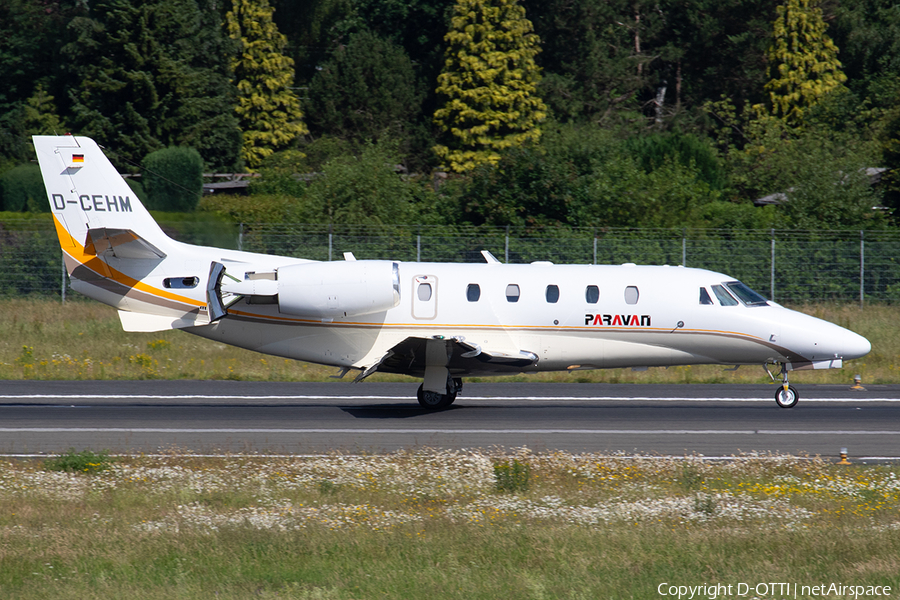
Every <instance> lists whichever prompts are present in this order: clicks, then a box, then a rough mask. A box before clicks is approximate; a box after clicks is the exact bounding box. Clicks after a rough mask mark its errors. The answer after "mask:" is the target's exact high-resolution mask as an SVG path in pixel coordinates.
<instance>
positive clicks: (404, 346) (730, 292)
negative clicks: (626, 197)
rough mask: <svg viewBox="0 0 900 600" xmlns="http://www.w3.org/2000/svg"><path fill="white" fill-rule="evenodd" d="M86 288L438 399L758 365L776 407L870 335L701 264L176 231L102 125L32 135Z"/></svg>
mask: <svg viewBox="0 0 900 600" xmlns="http://www.w3.org/2000/svg"><path fill="white" fill-rule="evenodd" d="M34 146H35V149H36V150H37V155H38V160H39V162H40V166H41V173H42V174H43V178H44V184H45V185H46V188H47V196H48V199H49V201H50V207H51V210H52V212H53V220H54V223H55V224H56V232H57V235H58V236H59V243H60V245H61V247H62V250H63V253H64V257H65V263H66V269H67V270H68V273H69V276H70V278H71V285H72V288H73V289H75V290H77V291H79V292H81V293H82V294H84V295H86V296H89V297H91V298H94V299H96V300H99V301H100V302H104V303H106V304H109V305H110V306H113V307H115V308H117V309H118V311H119V317H120V319H121V321H122V326H123V328H124V329H125V330H126V331H161V330H167V329H183V330H184V331H187V332H189V333H193V334H195V335H199V336H202V337H205V338H209V339H212V340H217V341H220V342H224V343H227V344H234V345H236V346H240V347H242V348H247V349H250V350H256V351H257V352H263V353H266V354H273V355H276V356H283V357H286V358H292V359H297V360H304V361H309V362H313V363H319V364H324V365H332V366H335V367H339V368H340V369H341V375H342V376H343V375H345V374H346V373H347V372H349V371H350V370H355V371H357V373H358V374H357V377H356V381H360V380H362V379H364V378H366V377H368V376H369V375H371V374H372V373H375V372H376V371H381V372H385V373H401V374H406V375H412V376H414V377H421V378H422V379H423V384H422V385H421V386H420V387H419V391H418V400H419V403H420V404H421V405H422V406H424V407H425V408H429V409H438V408H444V407H447V406H449V405H450V404H451V403H453V401H454V400H455V399H456V396H457V394H458V393H459V392H460V391H461V389H462V377H463V376H465V375H477V376H483V375H502V374H509V373H520V372H538V371H576V370H582V369H605V368H616V367H634V368H644V367H659V366H664V367H668V366H673V365H694V364H722V365H744V364H759V365H763V366H764V367H765V368H766V371H767V372H769V375H770V377H772V379H773V381H774V380H775V376H774V375H773V374H772V372H771V371H769V367H770V366H777V367H780V375H781V378H782V381H781V385H780V386H779V387H778V391H777V392H776V394H775V400H776V402H777V403H778V405H779V406H782V407H785V408H790V407H792V406H794V405H795V404H796V403H797V400H798V398H799V396H798V394H797V391H796V390H795V389H794V388H793V387H792V386H790V385H789V383H788V373H789V372H790V371H792V370H798V369H826V368H840V367H841V366H842V361H843V360H847V359H853V358H859V357H861V356H864V355H865V354H867V353H868V352H869V350H870V349H871V345H870V344H869V342H868V340H866V339H865V338H864V337H862V336H859V335H857V334H855V333H853V332H852V331H848V330H846V329H844V328H842V327H838V326H837V325H834V324H832V323H829V322H827V321H823V320H820V319H816V318H814V317H811V316H808V315H804V314H801V313H798V312H795V311H792V310H788V309H786V308H783V307H781V306H779V305H777V304H774V303H772V302H768V301H766V299H765V298H763V297H762V296H760V295H759V294H757V293H756V292H754V291H753V290H751V289H750V288H748V287H747V286H746V285H744V284H742V283H740V282H739V281H735V280H734V279H733V278H731V277H729V276H727V275H723V274H722V273H715V272H712V271H706V270H703V269H687V268H682V267H668V266H636V265H633V264H625V265H621V266H605V265H553V264H551V263H545V262H539V263H532V264H528V265H525V264H501V263H500V262H499V261H498V260H497V259H496V258H494V257H493V256H492V255H491V254H490V253H488V252H484V253H483V255H484V258H485V262H484V263H483V264H458V263H405V262H400V261H391V260H355V258H354V257H353V255H352V254H351V253H346V254H345V255H344V258H345V260H343V261H336V262H316V261H310V260H304V259H299V258H290V257H284V256H269V255H264V254H255V253H250V252H240V251H235V250H224V249H219V248H209V247H203V246H193V245H189V244H184V243H181V242H177V241H175V240H173V239H171V238H169V237H168V236H166V235H165V234H164V233H163V231H162V230H161V229H160V227H159V226H158V225H157V223H156V222H155V221H154V220H153V218H152V217H151V216H150V214H149V213H148V212H147V210H146V209H145V208H144V206H143V205H142V204H141V202H140V201H139V200H138V198H137V196H136V195H135V194H134V192H132V190H131V188H129V187H128V185H127V183H126V182H125V180H124V179H122V177H121V176H120V175H119V173H118V172H117V171H116V169H115V168H114V167H113V165H112V164H111V163H110V162H109V160H108V159H107V158H106V156H105V155H104V154H103V152H102V151H101V149H100V147H99V146H98V145H97V144H96V143H95V142H94V141H93V140H91V139H89V138H86V137H76V136H35V137H34Z"/></svg>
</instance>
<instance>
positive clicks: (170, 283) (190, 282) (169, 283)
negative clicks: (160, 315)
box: [163, 277, 200, 290]
mask: <svg viewBox="0 0 900 600" xmlns="http://www.w3.org/2000/svg"><path fill="white" fill-rule="evenodd" d="M198 283H200V278H199V277H166V278H165V279H163V287H164V288H169V289H174V290H184V289H190V288H195V287H197V284H198Z"/></svg>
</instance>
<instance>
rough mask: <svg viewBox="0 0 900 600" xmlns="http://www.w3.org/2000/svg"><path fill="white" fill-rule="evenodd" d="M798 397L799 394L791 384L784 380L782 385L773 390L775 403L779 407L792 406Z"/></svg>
mask: <svg viewBox="0 0 900 600" xmlns="http://www.w3.org/2000/svg"><path fill="white" fill-rule="evenodd" d="M799 399H800V394H798V393H797V390H796V389H794V388H793V387H792V386H790V385H788V383H787V381H785V382H784V384H783V385H782V387H781V388H780V389H779V390H778V391H777V392H775V403H776V404H777V405H778V406H780V407H781V408H792V407H793V406H794V405H795V404H797V401H798V400H799Z"/></svg>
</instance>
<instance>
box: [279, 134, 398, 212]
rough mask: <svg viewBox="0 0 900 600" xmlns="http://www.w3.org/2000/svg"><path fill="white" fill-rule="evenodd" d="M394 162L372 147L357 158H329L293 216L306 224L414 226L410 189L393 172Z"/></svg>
mask: <svg viewBox="0 0 900 600" xmlns="http://www.w3.org/2000/svg"><path fill="white" fill-rule="evenodd" d="M397 160H398V158H397V156H396V152H394V151H390V150H387V149H385V148H384V147H382V146H381V145H376V144H367V145H366V146H365V148H364V149H363V151H362V153H361V154H360V155H359V156H353V155H346V154H345V155H340V156H337V157H335V158H332V159H331V160H329V161H327V162H326V163H325V164H324V165H323V166H322V173H321V176H319V177H317V178H315V179H314V180H313V181H312V183H310V184H309V188H307V191H306V194H304V197H303V199H302V200H301V209H300V213H299V214H298V215H297V216H298V217H299V218H300V219H301V220H302V221H305V222H308V223H348V224H362V223H365V224H367V225H370V226H378V225H390V224H397V223H411V222H414V221H415V219H414V209H413V202H414V200H415V194H414V189H413V186H412V185H411V184H410V183H409V182H407V181H404V180H403V179H401V178H400V176H399V175H398V174H397V172H396V170H395V169H394V165H396V164H397Z"/></svg>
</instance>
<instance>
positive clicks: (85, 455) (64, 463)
mask: <svg viewBox="0 0 900 600" xmlns="http://www.w3.org/2000/svg"><path fill="white" fill-rule="evenodd" d="M111 460H112V459H110V457H109V452H107V451H106V450H102V451H100V452H92V451H91V450H82V451H81V452H76V451H75V449H74V448H71V449H69V451H68V452H66V453H65V454H60V455H59V456H57V457H56V458H48V459H47V460H45V461H44V468H45V469H47V470H48V471H64V472H66V473H88V474H94V473H99V472H100V471H105V470H106V469H108V468H109V465H110V462H111Z"/></svg>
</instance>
